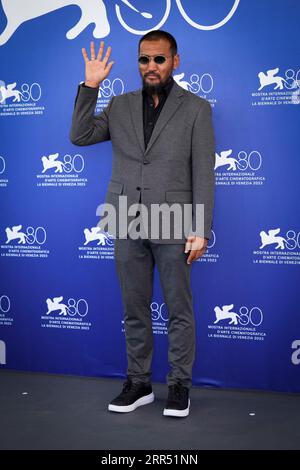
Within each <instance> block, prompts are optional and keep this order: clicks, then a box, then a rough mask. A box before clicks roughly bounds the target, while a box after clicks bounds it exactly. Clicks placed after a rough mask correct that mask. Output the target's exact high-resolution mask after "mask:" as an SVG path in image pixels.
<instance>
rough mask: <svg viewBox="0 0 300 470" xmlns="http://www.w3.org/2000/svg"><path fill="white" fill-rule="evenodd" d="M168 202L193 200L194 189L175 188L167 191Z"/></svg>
mask: <svg viewBox="0 0 300 470" xmlns="http://www.w3.org/2000/svg"><path fill="white" fill-rule="evenodd" d="M166 201H167V202H193V191H191V190H188V189H187V190H174V191H166Z"/></svg>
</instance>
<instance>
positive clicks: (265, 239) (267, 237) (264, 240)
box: [259, 228, 286, 250]
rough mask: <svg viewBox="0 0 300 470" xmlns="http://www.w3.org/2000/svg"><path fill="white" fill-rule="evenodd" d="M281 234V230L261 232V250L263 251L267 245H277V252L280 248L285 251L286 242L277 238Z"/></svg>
mask: <svg viewBox="0 0 300 470" xmlns="http://www.w3.org/2000/svg"><path fill="white" fill-rule="evenodd" d="M279 232H280V228H277V229H273V230H269V231H268V233H266V232H264V231H262V232H260V238H261V246H260V247H259V249H260V250H261V249H262V248H264V247H265V246H267V245H272V244H273V243H277V245H276V246H275V250H278V249H279V248H281V249H282V250H284V242H286V240H285V238H283V237H276V235H277V234H278V233H279Z"/></svg>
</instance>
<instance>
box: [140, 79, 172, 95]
mask: <svg viewBox="0 0 300 470" xmlns="http://www.w3.org/2000/svg"><path fill="white" fill-rule="evenodd" d="M145 78H147V77H142V81H143V90H144V91H146V92H147V93H149V95H159V94H160V93H162V91H163V88H164V86H165V85H166V83H168V81H169V80H170V78H171V75H169V77H168V78H167V79H166V80H165V81H162V80H161V79H159V77H157V78H158V79H159V82H157V83H149V82H146V80H145Z"/></svg>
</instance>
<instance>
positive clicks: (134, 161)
mask: <svg viewBox="0 0 300 470" xmlns="http://www.w3.org/2000/svg"><path fill="white" fill-rule="evenodd" d="M82 53H83V57H84V61H85V82H84V83H83V84H82V85H80V86H79V87H78V93H77V97H76V101H75V107H74V112H73V120H72V128H71V134H70V137H71V141H72V142H73V143H74V144H75V145H91V144H95V143H98V142H103V141H106V140H111V141H112V145H113V153H114V157H113V168H112V177H111V180H110V183H109V186H108V191H107V196H106V202H107V203H110V204H112V205H113V207H115V208H116V210H117V211H120V210H121V209H120V207H121V205H120V198H121V196H123V197H124V196H126V197H127V201H128V206H129V207H130V206H131V205H132V204H139V206H138V207H140V206H141V207H142V206H143V208H146V210H147V209H148V210H149V211H150V212H151V209H152V207H153V206H154V205H165V206H167V207H171V206H172V205H174V204H176V205H177V206H178V207H179V209H184V207H185V206H186V205H188V204H189V205H190V206H192V223H193V225H192V228H193V231H192V230H190V232H189V233H188V234H186V233H184V234H183V235H182V236H178V235H175V232H176V227H177V228H178V227H181V223H179V224H178V223H176V221H175V222H174V224H173V225H172V224H171V225H172V227H171V231H170V232H169V233H168V236H167V237H166V236H164V233H162V232H163V231H162V230H161V228H159V230H158V236H156V237H153V236H152V235H153V232H152V229H153V225H154V224H153V223H152V221H151V218H150V222H149V220H148V221H147V222H146V223H144V220H145V219H142V221H143V223H142V225H143V227H144V232H143V233H146V234H147V236H141V237H138V238H136V237H131V236H130V230H129V229H128V232H127V234H126V235H127V236H126V237H124V236H121V235H120V232H119V230H120V227H118V228H117V229H116V240H115V262H116V270H117V274H118V278H119V282H120V286H121V292H122V302H123V307H124V324H125V336H126V350H127V361H128V368H127V380H126V382H125V383H124V386H123V390H122V392H121V394H120V395H119V396H118V397H116V398H115V399H114V400H112V402H111V403H110V404H109V407H108V409H109V410H110V411H115V412H120V413H126V412H130V411H133V410H135V409H136V408H137V407H138V406H141V405H146V404H148V403H151V402H152V401H153V400H154V394H153V392H152V386H151V362H152V353H153V335H152V323H151V310H150V304H151V301H152V287H153V270H154V265H155V264H156V265H157V268H158V272H159V276H160V282H161V285H162V290H163V295H164V300H165V302H166V305H167V307H168V312H169V321H168V339H169V350H168V360H169V364H170V366H171V370H170V372H169V374H168V376H167V383H168V399H167V403H166V406H165V408H164V411H163V414H164V415H165V416H176V417H184V416H187V415H188V414H189V408H190V399H189V390H190V388H191V385H192V366H193V362H194V356H195V324H194V312H193V301H192V292H191V287H190V270H191V265H192V262H193V261H195V260H196V259H198V258H199V257H201V256H202V255H203V254H204V252H205V251H206V247H207V242H208V239H209V238H210V235H211V224H212V212H213V202H214V164H215V148H214V133H213V128H212V122H211V107H210V105H209V103H208V102H207V101H206V100H204V99H202V98H199V97H198V96H196V95H194V94H193V93H191V92H189V91H187V90H184V89H183V88H182V87H180V86H179V85H177V83H176V82H175V81H174V79H173V77H172V72H173V70H175V69H176V68H177V67H178V66H179V55H178V53H177V44H176V41H175V39H174V37H173V36H172V35H171V34H169V33H167V32H165V31H160V30H155V31H150V32H149V33H147V34H146V35H145V36H143V37H142V38H141V39H140V41H139V46H138V62H139V72H140V75H141V78H142V83H143V87H142V89H141V90H137V91H135V92H129V93H125V94H123V95H120V96H116V97H113V98H112V99H111V100H110V102H109V104H108V106H107V107H106V108H105V109H104V111H103V112H102V113H101V114H99V115H97V116H94V110H95V105H96V101H97V96H98V89H99V85H100V83H101V82H102V81H103V80H104V79H105V78H106V77H107V76H108V74H109V72H110V70H111V68H112V65H113V62H112V61H111V62H108V61H109V57H110V54H111V48H110V47H108V49H107V52H106V54H105V55H104V57H103V54H104V43H103V41H102V42H101V45H100V48H99V52H98V54H97V56H96V53H95V47H94V43H93V42H91V57H90V59H89V58H88V55H87V52H86V50H85V49H82ZM198 206H199V207H201V208H202V209H203V212H202V216H203V217H202V221H203V222H202V224H200V225H201V226H200V227H199V224H197V223H196V220H195V219H196V213H198V212H197V207H198ZM143 213H144V212H143ZM139 216H140V211H137V212H136V213H135V214H134V217H133V220H131V224H132V223H133V222H134V221H136V220H137V217H139ZM174 218H175V219H176V217H175V215H174ZM129 226H130V225H129ZM131 226H132V225H131ZM175 226H176V227H175ZM195 226H196V227H197V229H196V230H194V227H195Z"/></svg>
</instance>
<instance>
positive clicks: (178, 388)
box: [170, 384, 186, 400]
mask: <svg viewBox="0 0 300 470" xmlns="http://www.w3.org/2000/svg"><path fill="white" fill-rule="evenodd" d="M185 394H186V387H184V386H183V385H181V384H174V385H171V386H170V395H171V397H175V398H176V399H177V398H178V399H179V400H180V399H181V398H182V397H183V396H184V395H185Z"/></svg>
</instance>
